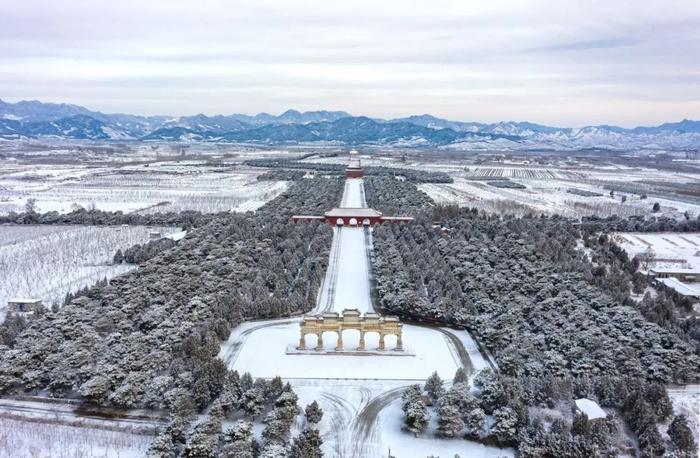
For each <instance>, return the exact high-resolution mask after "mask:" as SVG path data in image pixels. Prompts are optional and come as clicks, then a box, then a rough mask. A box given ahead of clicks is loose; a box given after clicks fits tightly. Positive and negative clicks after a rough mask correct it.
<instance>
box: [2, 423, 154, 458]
mask: <svg viewBox="0 0 700 458" xmlns="http://www.w3.org/2000/svg"><path fill="white" fill-rule="evenodd" d="M152 440H153V437H152V436H149V435H142V434H133V433H130V432H123V431H110V430H102V429H95V428H89V427H85V426H81V425H75V426H72V425H61V424H50V423H37V422H32V421H21V420H15V419H10V418H0V456H26V457H36V458H75V457H105V458H106V457H117V456H118V457H121V458H132V457H133V458H136V457H140V456H144V455H145V453H146V451H147V450H148V446H149V445H150V442H151V441H152Z"/></svg>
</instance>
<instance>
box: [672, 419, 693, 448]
mask: <svg viewBox="0 0 700 458" xmlns="http://www.w3.org/2000/svg"><path fill="white" fill-rule="evenodd" d="M668 435H669V437H670V438H671V441H673V445H675V446H676V447H677V448H678V449H679V450H682V451H684V452H693V451H694V450H695V446H696V444H695V439H694V438H693V431H692V430H691V429H690V427H689V426H688V419H687V418H686V416H685V415H682V414H681V415H676V416H675V417H674V418H673V421H672V422H671V424H670V425H669V427H668Z"/></svg>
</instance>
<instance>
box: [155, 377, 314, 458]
mask: <svg viewBox="0 0 700 458" xmlns="http://www.w3.org/2000/svg"><path fill="white" fill-rule="evenodd" d="M297 401H298V397H297V395H296V394H295V393H294V390H293V389H292V388H291V386H290V385H289V384H288V383H286V384H285V383H284V382H283V381H282V379H281V378H279V377H275V378H273V379H272V380H269V381H267V380H264V379H257V380H255V381H253V378H252V377H251V375H250V374H248V373H245V374H243V375H242V376H239V375H238V373H237V372H235V371H230V372H227V373H226V374H225V376H224V377H223V382H222V388H221V390H220V394H219V395H218V396H217V397H216V399H214V401H213V402H212V403H211V407H210V408H209V409H208V411H207V412H206V413H205V414H204V415H197V414H196V412H197V410H196V408H195V406H194V404H193V403H192V402H191V400H190V398H188V397H181V398H179V399H178V401H177V402H176V404H175V407H174V409H173V411H172V412H171V416H170V422H169V423H168V425H167V426H166V427H165V428H163V430H162V431H161V432H160V434H159V435H158V436H157V437H156V438H155V440H154V441H153V442H152V443H151V446H150V449H149V450H148V453H147V455H146V456H147V457H148V458H171V457H175V456H182V457H186V458H204V457H214V456H216V457H222V458H254V457H260V458H287V457H288V458H320V457H321V456H322V454H321V445H322V444H323V441H322V439H321V435H320V434H319V432H318V428H317V425H318V423H319V422H320V421H321V419H322V418H323V410H321V409H320V407H319V406H318V403H316V402H312V403H311V404H309V405H308V406H306V409H305V410H304V416H303V423H304V427H303V430H302V431H301V432H300V433H299V434H298V435H296V436H295V437H294V438H293V439H292V438H291V434H290V428H291V426H292V423H293V422H294V419H295V417H296V416H297V414H298V413H299V410H300V407H299V405H298V404H297ZM260 421H261V422H262V423H263V425H264V426H263V428H262V433H261V434H260V435H261V440H257V439H256V437H255V434H254V428H255V426H262V425H260V424H259V422H260ZM256 423H258V424H257V425H256Z"/></svg>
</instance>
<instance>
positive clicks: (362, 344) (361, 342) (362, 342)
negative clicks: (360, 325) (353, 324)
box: [359, 331, 365, 351]
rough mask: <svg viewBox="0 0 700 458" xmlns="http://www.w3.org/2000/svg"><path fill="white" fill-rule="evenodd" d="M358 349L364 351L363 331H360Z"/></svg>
mask: <svg viewBox="0 0 700 458" xmlns="http://www.w3.org/2000/svg"><path fill="white" fill-rule="evenodd" d="M359 350H360V351H365V332H364V331H360V348H359Z"/></svg>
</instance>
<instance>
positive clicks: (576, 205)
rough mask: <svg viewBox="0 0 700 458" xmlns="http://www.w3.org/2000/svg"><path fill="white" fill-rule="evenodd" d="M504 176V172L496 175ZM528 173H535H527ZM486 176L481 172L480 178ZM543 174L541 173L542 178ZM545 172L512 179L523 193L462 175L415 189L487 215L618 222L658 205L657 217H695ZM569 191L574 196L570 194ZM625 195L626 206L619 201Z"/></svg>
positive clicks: (687, 207) (698, 208)
mask: <svg viewBox="0 0 700 458" xmlns="http://www.w3.org/2000/svg"><path fill="white" fill-rule="evenodd" d="M483 170H491V171H490V172H488V173H490V175H482V176H480V178H484V177H486V178H488V177H494V178H503V177H504V176H506V175H507V173H506V172H502V173H501V172H498V173H496V172H494V171H493V170H495V169H483ZM501 170H506V169H501ZM530 172H534V171H533V170H530ZM484 173H486V172H484ZM543 173H544V172H543ZM549 173H552V174H554V173H555V172H546V173H545V174H544V175H541V176H540V177H538V178H513V179H512V181H513V182H515V183H518V184H522V185H524V186H525V189H503V188H501V189H496V188H494V187H492V186H489V184H488V182H487V181H486V180H482V179H479V180H470V179H469V178H465V174H461V173H460V174H459V176H457V177H455V178H454V180H455V182H454V183H451V184H421V185H419V188H420V189H421V190H422V191H424V192H426V193H427V194H428V195H429V196H430V197H432V198H433V200H435V201H436V202H438V203H444V204H456V205H460V206H463V207H470V208H477V209H479V210H482V211H485V212H488V213H511V214H515V215H523V214H528V213H532V214H539V213H545V214H559V215H562V216H567V217H572V218H578V217H581V216H590V215H598V216H603V217H605V216H612V215H618V216H622V217H628V216H643V215H649V214H651V213H652V206H653V204H654V203H655V202H658V203H659V204H660V206H661V209H660V211H659V212H658V213H656V215H658V216H661V215H663V216H669V217H672V218H684V217H685V215H684V213H685V212H688V214H689V216H691V217H692V216H695V215H698V214H700V205H697V204H692V203H686V202H678V201H675V200H670V199H664V198H657V197H654V196H651V195H650V196H649V197H648V198H646V199H642V198H641V197H640V196H639V195H632V194H624V193H620V192H618V193H614V195H613V196H611V195H610V190H608V189H606V188H604V187H603V186H601V185H599V184H596V183H595V182H594V181H592V180H588V179H584V178H581V177H580V178H579V179H576V180H572V179H559V178H545V175H547V174H549ZM571 189H574V190H575V193H571V192H569V190H571ZM622 195H625V201H624V202H623V201H622Z"/></svg>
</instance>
